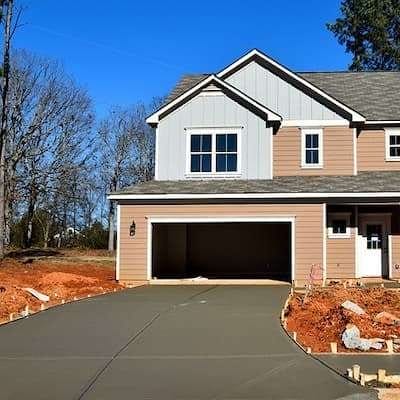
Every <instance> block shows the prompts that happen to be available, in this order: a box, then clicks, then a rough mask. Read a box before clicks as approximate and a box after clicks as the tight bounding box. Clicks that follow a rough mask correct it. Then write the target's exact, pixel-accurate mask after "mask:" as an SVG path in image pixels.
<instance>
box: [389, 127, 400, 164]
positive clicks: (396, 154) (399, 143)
mask: <svg viewBox="0 0 400 400" xmlns="http://www.w3.org/2000/svg"><path fill="white" fill-rule="evenodd" d="M385 135H386V138H385V139H386V140H385V142H386V160H387V161H400V129H399V128H393V129H392V128H388V129H386V130H385Z"/></svg>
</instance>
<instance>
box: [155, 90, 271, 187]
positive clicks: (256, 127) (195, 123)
mask: <svg viewBox="0 0 400 400" xmlns="http://www.w3.org/2000/svg"><path fill="white" fill-rule="evenodd" d="M194 127H196V128H199V127H204V128H217V127H243V129H242V130H241V143H242V144H241V172H242V174H241V177H242V178H243V179H267V178H270V177H271V160H270V151H271V148H270V146H271V142H272V140H271V135H272V129H271V128H267V127H266V123H265V121H264V120H263V119H262V118H260V117H258V116H257V115H255V114H254V113H252V112H251V111H248V110H247V109H246V108H244V107H243V106H241V105H239V104H238V103H236V102H234V101H233V100H231V99H230V98H228V97H227V96H226V95H224V94H222V92H221V94H217V95H202V94H200V95H198V96H197V97H195V98H193V99H192V100H190V101H189V102H187V103H186V104H184V105H183V106H181V107H180V108H178V109H177V110H175V111H173V112H172V113H171V114H169V115H167V116H166V117H164V118H163V119H162V120H161V121H160V123H159V126H158V130H157V136H158V137H157V142H158V148H157V155H158V156H157V158H158V159H157V179H158V180H181V179H186V176H185V172H186V154H187V152H186V134H185V128H194Z"/></svg>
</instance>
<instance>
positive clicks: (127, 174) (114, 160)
mask: <svg viewBox="0 0 400 400" xmlns="http://www.w3.org/2000/svg"><path fill="white" fill-rule="evenodd" d="M161 101H162V99H155V100H154V101H153V102H152V104H151V105H150V106H146V105H144V104H142V103H139V104H136V105H134V106H132V107H130V108H126V109H121V108H115V109H113V110H112V111H111V112H110V114H109V116H108V117H107V118H106V119H104V120H103V121H102V122H101V123H100V129H99V138H100V153H101V155H100V157H101V162H100V164H101V166H102V180H103V183H104V187H105V191H106V192H114V191H116V190H118V189H119V188H121V187H123V186H127V185H131V184H135V183H138V182H143V181H146V180H150V179H152V178H153V176H154V146H155V144H154V142H155V140H154V139H155V137H154V131H153V129H151V128H150V127H149V126H148V125H147V124H146V122H145V119H146V116H147V115H148V114H150V112H151V111H152V110H153V109H154V108H155V107H157V105H159V104H160V102H161ZM114 217H115V205H114V202H112V201H110V202H109V205H108V217H107V220H108V229H109V239H108V249H109V250H110V251H113V250H114V223H115V221H114Z"/></svg>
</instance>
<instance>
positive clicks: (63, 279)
mask: <svg viewBox="0 0 400 400" xmlns="http://www.w3.org/2000/svg"><path fill="white" fill-rule="evenodd" d="M98 282H99V280H98V279H96V278H91V277H89V276H83V275H78V274H71V273H68V272H50V273H49V274H46V275H44V276H43V278H41V279H40V280H39V284H40V285H71V284H73V285H76V284H81V285H93V284H96V283H98Z"/></svg>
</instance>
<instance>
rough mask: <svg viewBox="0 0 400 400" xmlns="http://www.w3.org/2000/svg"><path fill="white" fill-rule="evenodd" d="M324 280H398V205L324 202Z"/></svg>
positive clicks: (399, 243) (399, 209) (399, 246)
mask: <svg viewBox="0 0 400 400" xmlns="http://www.w3.org/2000/svg"><path fill="white" fill-rule="evenodd" d="M325 217H326V219H325V243H326V246H325V250H326V251H325V257H326V281H327V282H328V283H329V282H330V281H335V280H340V281H342V280H343V279H348V280H352V279H363V280H364V281H369V280H380V279H396V280H397V279H400V205H399V204H372V203H370V204H363V203H360V204H327V206H326V215H325Z"/></svg>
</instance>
